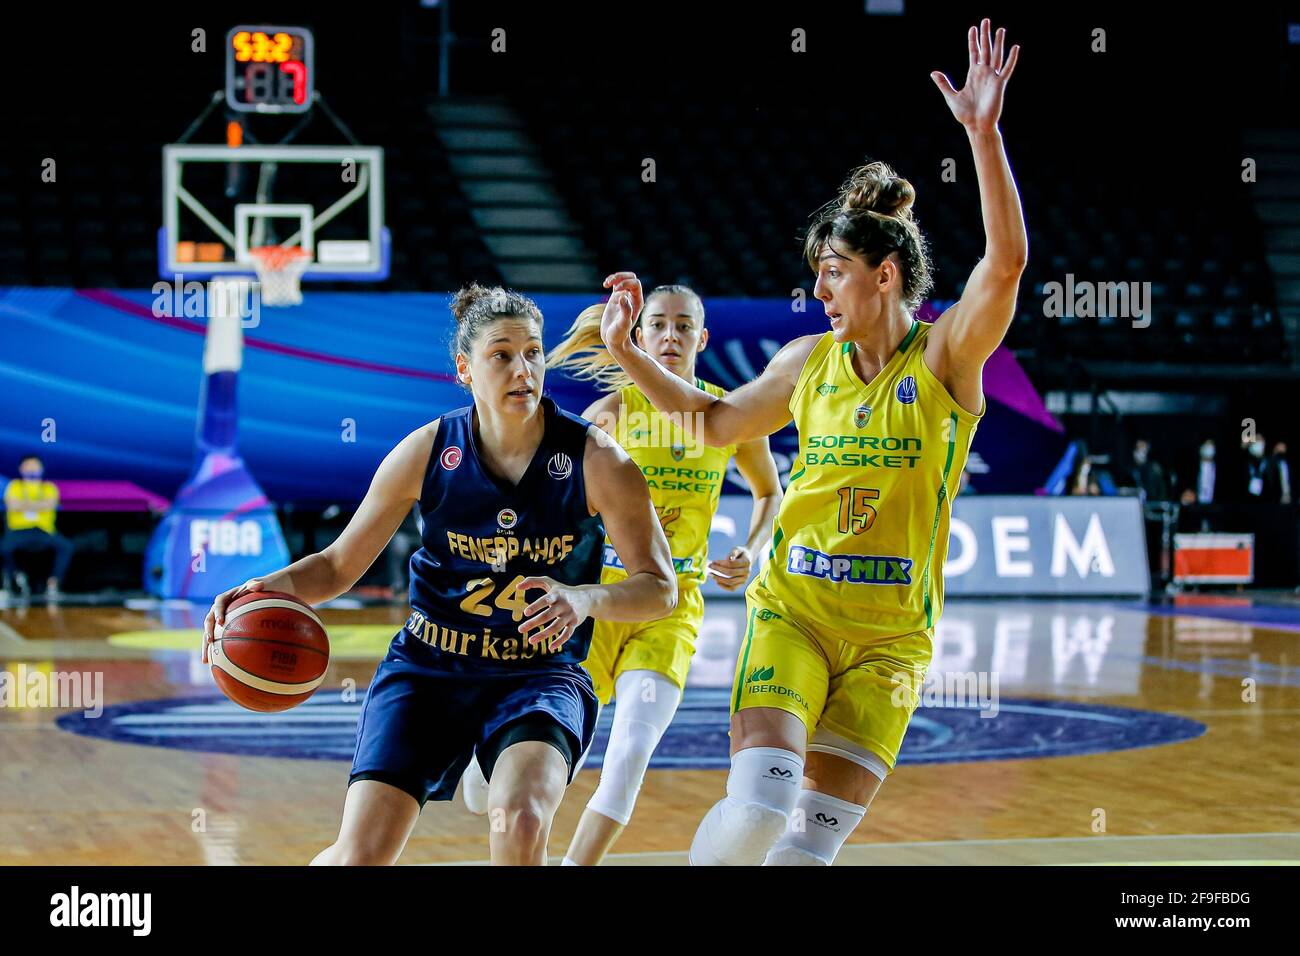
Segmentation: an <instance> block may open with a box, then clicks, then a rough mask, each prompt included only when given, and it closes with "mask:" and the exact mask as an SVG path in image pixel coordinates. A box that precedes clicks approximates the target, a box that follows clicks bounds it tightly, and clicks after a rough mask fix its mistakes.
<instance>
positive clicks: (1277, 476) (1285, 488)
mask: <svg viewBox="0 0 1300 956" xmlns="http://www.w3.org/2000/svg"><path fill="white" fill-rule="evenodd" d="M1268 475H1269V480H1270V481H1272V482H1274V483H1276V486H1277V497H1276V498H1275V499H1272V500H1276V501H1279V502H1281V503H1282V504H1284V505H1289V504H1290V503H1291V466H1290V465H1289V464H1287V460H1286V442H1284V441H1280V442H1278V443H1277V444H1276V445H1274V446H1273V454H1272V456H1271V457H1270V458H1269V470H1268ZM1266 484H1267V483H1266Z"/></svg>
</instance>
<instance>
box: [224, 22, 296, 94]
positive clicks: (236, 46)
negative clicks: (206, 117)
mask: <svg viewBox="0 0 1300 956" xmlns="http://www.w3.org/2000/svg"><path fill="white" fill-rule="evenodd" d="M312 46H313V41H312V35H311V31H310V30H308V29H307V28H306V27H271V26H237V27H235V28H234V29H232V30H231V31H230V32H229V33H227V34H226V102H227V103H228V104H229V105H230V108H231V109H234V110H239V111H240V112H244V113H305V112H306V111H307V110H309V109H311V102H312V90H313V89H314V86H315V79H316V77H315V67H314V64H313V62H312Z"/></svg>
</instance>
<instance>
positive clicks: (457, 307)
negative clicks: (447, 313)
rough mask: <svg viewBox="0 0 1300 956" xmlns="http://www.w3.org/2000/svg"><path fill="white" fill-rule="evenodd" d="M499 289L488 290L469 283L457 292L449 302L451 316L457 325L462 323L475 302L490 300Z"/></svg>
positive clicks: (475, 283) (474, 283)
mask: <svg viewBox="0 0 1300 956" xmlns="http://www.w3.org/2000/svg"><path fill="white" fill-rule="evenodd" d="M500 291H501V290H500V289H489V288H487V287H485V286H481V285H479V284H478V283H477V282H471V283H470V284H469V285H467V286H465V288H463V289H461V290H459V291H458V292H457V293H456V294H455V295H454V296H453V297H452V300H451V314H452V316H453V317H454V318H455V319H456V322H457V323H460V322H464V321H465V316H467V315H468V314H469V312H470V310H471V309H473V308H474V304H475V303H476V302H481V301H482V300H484V299H490V298H491V297H492V295H493V294H494V293H496V292H500Z"/></svg>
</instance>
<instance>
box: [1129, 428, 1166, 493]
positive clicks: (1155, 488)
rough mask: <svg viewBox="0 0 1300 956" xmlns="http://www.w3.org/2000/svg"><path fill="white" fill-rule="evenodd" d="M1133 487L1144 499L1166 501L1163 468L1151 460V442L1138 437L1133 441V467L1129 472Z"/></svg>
mask: <svg viewBox="0 0 1300 956" xmlns="http://www.w3.org/2000/svg"><path fill="white" fill-rule="evenodd" d="M1129 474H1130V476H1131V477H1132V479H1133V487H1134V488H1136V489H1138V491H1139V492H1141V494H1142V499H1143V500H1144V501H1168V500H1169V482H1168V481H1167V480H1166V479H1165V470H1164V468H1162V467H1160V463H1159V462H1155V461H1152V460H1151V443H1150V442H1149V441H1147V440H1146V439H1145V438H1139V439H1138V440H1137V441H1135V442H1134V443H1133V467H1132V469H1131V470H1130V472H1129Z"/></svg>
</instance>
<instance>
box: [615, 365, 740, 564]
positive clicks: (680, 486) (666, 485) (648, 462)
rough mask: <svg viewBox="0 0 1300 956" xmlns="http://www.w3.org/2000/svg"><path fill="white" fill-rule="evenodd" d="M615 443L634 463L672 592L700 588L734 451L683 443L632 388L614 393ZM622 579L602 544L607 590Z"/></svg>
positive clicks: (681, 434)
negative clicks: (668, 558)
mask: <svg viewBox="0 0 1300 956" xmlns="http://www.w3.org/2000/svg"><path fill="white" fill-rule="evenodd" d="M695 387H696V388H699V389H703V390H704V391H706V392H708V393H709V394H710V395H715V396H717V397H719V398H721V397H722V396H723V395H725V394H726V391H725V390H723V389H722V388H721V387H720V386H717V385H713V384H711V383H709V382H705V381H702V380H701V379H698V378H697V379H696V380H695ZM619 399H620V401H621V403H622V410H621V413H620V414H619V418H618V434H617V436H616V437H617V439H618V443H619V444H620V445H622V446H623V450H624V451H626V452H627V454H628V457H629V458H631V459H632V460H633V461H634V462H636V466H637V467H638V468H640V469H641V474H642V475H643V476H644V477H645V483H646V486H647V487H648V488H649V489H650V500H651V501H652V502H654V506H655V513H656V514H657V515H658V516H659V524H660V525H661V526H662V527H663V529H664V536H665V537H666V538H667V539H668V546H669V548H671V549H672V553H673V570H674V571H676V572H677V585H678V587H682V588H688V587H699V585H700V584H702V583H703V582H704V576H705V564H706V562H707V559H708V551H709V530H710V528H712V526H713V513H714V512H715V511H717V510H718V497H719V495H721V493H722V483H723V481H724V480H725V478H726V476H727V462H728V461H729V460H730V459H731V457H732V456H733V455H734V454H735V453H736V447H737V446H735V445H727V446H725V447H722V448H710V447H708V446H707V445H705V444H704V443H703V442H701V441H699V440H698V439H694V438H689V437H687V435H686V433H685V431H683V429H682V425H681V419H680V417H679V416H674V415H665V414H663V413H662V412H660V411H658V410H657V409H656V408H655V407H654V406H653V405H652V404H650V399H648V398H646V397H645V393H644V392H642V391H641V389H639V388H637V387H636V386H635V385H629V386H627V387H626V388H624V389H623V390H622V391H620V392H619ZM626 577H627V572H626V571H625V570H624V569H623V562H622V561H620V560H619V557H618V554H617V553H616V552H615V551H614V546H613V545H612V544H610V543H609V542H608V541H606V542H605V573H604V574H603V575H602V576H601V581H602V582H603V583H605V584H609V583H612V582H615V581H621V580H622V579H624V578H626Z"/></svg>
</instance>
